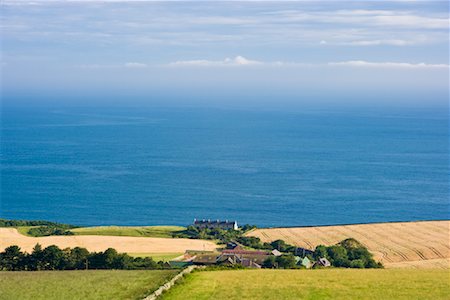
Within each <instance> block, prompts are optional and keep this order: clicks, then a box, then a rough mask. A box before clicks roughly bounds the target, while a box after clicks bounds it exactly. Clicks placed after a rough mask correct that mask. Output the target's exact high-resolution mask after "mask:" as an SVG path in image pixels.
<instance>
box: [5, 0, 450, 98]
mask: <svg viewBox="0 0 450 300" xmlns="http://www.w3.org/2000/svg"><path fill="white" fill-rule="evenodd" d="M0 5H1V25H0V26H1V92H2V99H3V100H2V102H3V103H20V102H21V101H27V103H30V102H31V103H40V102H43V101H46V100H49V99H53V101H61V102H64V101H73V102H79V103H82V102H83V101H84V102H86V101H87V100H86V99H97V100H96V101H100V102H101V101H103V102H106V103H108V101H110V102H112V101H113V99H115V100H117V101H122V102H132V101H140V102H152V101H162V100H161V99H172V100H173V99H176V101H180V102H183V101H185V102H190V101H191V102H195V101H203V102H206V103H214V102H229V103H240V102H249V103H254V104H262V103H271V102H289V103H295V102H305V101H306V102H307V101H310V102H314V101H317V102H320V101H323V102H324V103H325V102H337V103H339V101H350V102H351V101H354V102H375V103H376V102H383V101H384V102H394V103H401V104H411V103H416V104H417V103H419V104H439V105H443V104H444V105H446V104H447V103H448V88H449V86H448V85H449V4H448V2H447V1H411V2H409V1H377V0H371V1H369V0H367V1H356V2H345V1H333V0H327V1H314V2H308V1H276V2H270V1H243V2H241V1H227V2H221V1H83V0H79V1H39V0H35V1H23V0H21V1H18V0H2V1H1V4H0ZM167 101H168V100H167Z"/></svg>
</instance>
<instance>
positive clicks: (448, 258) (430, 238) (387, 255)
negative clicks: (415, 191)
mask: <svg viewBox="0 0 450 300" xmlns="http://www.w3.org/2000/svg"><path fill="white" fill-rule="evenodd" d="M449 230H450V221H427V222H399V223H379V224H361V225H344V226H320V227H296V228H270V229H257V230H255V231H252V232H250V233H249V234H248V235H249V236H256V237H259V238H260V239H261V240H262V241H263V242H270V241H274V240H277V239H282V240H284V241H286V242H287V243H290V244H293V245H297V246H300V247H304V248H308V249H313V248H315V247H316V246H317V245H320V244H322V245H332V244H336V243H338V242H340V241H342V240H343V239H346V238H355V239H357V240H358V241H360V242H361V243H362V244H363V245H365V246H366V247H367V249H369V251H370V252H372V253H373V254H374V257H375V259H377V260H379V261H381V262H382V263H383V264H384V265H385V266H386V267H387V268H436V267H440V268H450V265H449V262H450V236H449V233H450V232H449Z"/></svg>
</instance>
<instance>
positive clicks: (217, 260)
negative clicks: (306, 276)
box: [168, 243, 331, 269]
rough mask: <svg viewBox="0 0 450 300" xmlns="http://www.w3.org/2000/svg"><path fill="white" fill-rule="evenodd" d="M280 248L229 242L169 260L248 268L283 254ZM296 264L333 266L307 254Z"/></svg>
mask: <svg viewBox="0 0 450 300" xmlns="http://www.w3.org/2000/svg"><path fill="white" fill-rule="evenodd" d="M305 252H306V253H307V254H310V253H311V250H308V249H303V248H299V253H305ZM281 255H283V253H281V252H280V251H278V250H272V251H261V250H246V249H244V248H243V247H242V246H240V245H236V244H235V243H229V244H228V245H227V248H226V249H223V250H222V251H197V250H187V251H186V252H185V253H184V255H183V256H182V257H179V258H178V259H177V260H172V261H169V262H168V264H169V265H170V266H171V267H185V266H188V265H202V266H212V265H220V266H235V265H240V266H243V267H247V268H257V269H259V268H261V267H262V266H263V264H264V261H265V260H266V259H268V258H269V257H270V256H275V257H277V256H281ZM295 259H296V264H297V265H298V266H303V267H305V268H307V269H309V268H313V267H315V266H316V265H317V266H321V267H329V266H331V264H330V262H329V261H328V260H327V259H326V258H319V259H318V260H317V261H312V260H310V259H309V258H308V257H307V256H306V255H305V256H304V257H301V256H295Z"/></svg>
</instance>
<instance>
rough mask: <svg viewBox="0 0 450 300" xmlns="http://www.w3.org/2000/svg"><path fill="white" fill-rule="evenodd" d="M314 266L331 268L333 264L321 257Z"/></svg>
mask: <svg viewBox="0 0 450 300" xmlns="http://www.w3.org/2000/svg"><path fill="white" fill-rule="evenodd" d="M314 266H320V267H331V263H330V261H329V260H328V259H326V258H325V257H321V258H319V259H318V260H317V261H316V262H315V263H314Z"/></svg>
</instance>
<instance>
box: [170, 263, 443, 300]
mask: <svg viewBox="0 0 450 300" xmlns="http://www.w3.org/2000/svg"><path fill="white" fill-rule="evenodd" d="M163 299H164V300H174V299H196V300H201V299H205V300H206V299H215V300H221V299H224V300H225V299H226V300H232V299H380V300H381V299H408V300H410V299H433V300H437V299H450V273H449V270H399V269H397V270H384V269H376V270H375V269H372V270H368V269H366V270H355V269H353V270H352V269H323V270H233V271H202V272H194V273H192V274H189V275H187V277H186V278H185V279H184V280H183V281H182V282H181V283H180V284H178V285H176V286H175V287H173V288H172V289H171V290H169V292H168V293H166V294H164V297H163Z"/></svg>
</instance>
